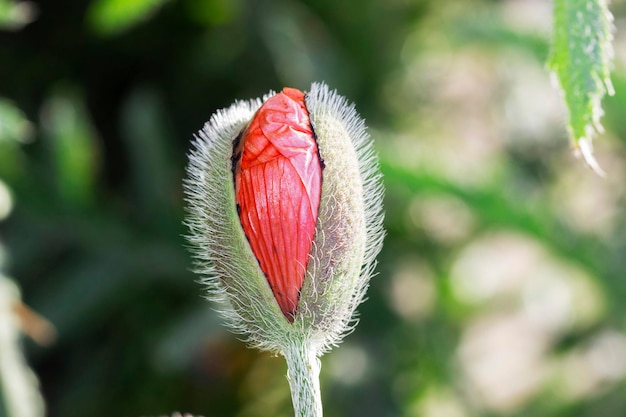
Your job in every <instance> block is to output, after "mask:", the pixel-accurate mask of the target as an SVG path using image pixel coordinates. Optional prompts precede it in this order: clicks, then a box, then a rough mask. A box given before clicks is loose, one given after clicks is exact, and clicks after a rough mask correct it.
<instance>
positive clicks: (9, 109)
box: [0, 0, 33, 142]
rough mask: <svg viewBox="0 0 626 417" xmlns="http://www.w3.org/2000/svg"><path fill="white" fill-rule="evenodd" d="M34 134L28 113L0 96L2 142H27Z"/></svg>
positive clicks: (0, 133)
mask: <svg viewBox="0 0 626 417" xmlns="http://www.w3.org/2000/svg"><path fill="white" fill-rule="evenodd" d="M1 1H2V0H0V2H1ZM1 7H2V5H1V3H0V8H1ZM32 135H33V126H32V124H31V123H30V122H29V121H28V119H27V118H26V115H24V113H23V112H22V111H21V110H20V109H18V108H17V107H16V106H15V105H14V104H13V103H11V102H10V101H8V100H6V99H2V98H0V142H2V141H5V140H14V141H18V142H27V141H29V140H30V139H31V138H32Z"/></svg>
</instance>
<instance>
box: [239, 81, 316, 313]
mask: <svg viewBox="0 0 626 417" xmlns="http://www.w3.org/2000/svg"><path fill="white" fill-rule="evenodd" d="M233 155H234V157H233V158H234V165H235V168H234V175H235V194H236V196H235V198H236V201H237V205H238V211H239V219H240V221H241V225H242V227H243V230H244V233H245V235H246V237H247V238H248V241H249V242H250V246H251V248H252V252H253V253H254V255H255V256H256V258H257V260H258V261H259V265H260V267H261V270H262V271H263V273H264V274H265V276H266V278H267V281H268V283H269V285H270V287H271V289H272V292H273V294H274V297H275V298H276V301H277V302H278V304H279V306H280V309H281V310H282V312H283V314H284V315H285V317H286V318H287V319H288V320H289V321H293V318H294V314H295V311H296V309H297V307H298V299H299V296H300V289H301V288H302V284H303V282H304V276H305V272H306V268H307V264H308V261H309V254H310V252H311V244H312V242H313V238H314V234H315V226H316V222H317V216H318V211H319V205H320V195H321V185H322V163H321V160H320V156H319V152H318V148H317V143H316V140H315V136H314V133H313V130H312V128H311V122H310V120H309V114H308V111H307V108H306V105H305V102H304V93H302V92H301V91H299V90H296V89H292V88H285V89H284V90H283V92H281V93H278V94H276V95H274V96H272V97H270V98H269V99H268V100H267V101H266V102H265V103H264V104H263V105H262V106H261V108H260V109H259V110H258V111H257V113H256V114H255V115H254V118H253V119H252V122H251V123H250V125H249V126H248V128H247V129H246V130H245V131H244V132H243V135H242V137H241V139H240V141H239V143H236V144H235V150H234V153H233Z"/></svg>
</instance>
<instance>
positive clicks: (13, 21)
mask: <svg viewBox="0 0 626 417" xmlns="http://www.w3.org/2000/svg"><path fill="white" fill-rule="evenodd" d="M36 16H37V7H36V5H35V4H34V3H33V2H30V1H22V2H18V3H16V2H13V1H11V0H0V29H3V30H19V29H21V28H22V27H23V26H25V25H27V24H29V23H30V22H32V21H33V20H34V19H35V17H36Z"/></svg>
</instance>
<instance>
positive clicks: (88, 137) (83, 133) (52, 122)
mask: <svg viewBox="0 0 626 417" xmlns="http://www.w3.org/2000/svg"><path fill="white" fill-rule="evenodd" d="M43 125H44V129H45V133H46V136H47V137H49V139H50V144H51V147H52V158H53V163H54V168H55V175H56V177H55V180H56V185H57V188H58V192H59V194H60V195H61V198H63V199H64V200H66V201H68V202H71V203H73V204H79V205H82V204H84V203H86V202H88V201H89V200H91V198H92V194H93V191H94V190H93V186H94V181H95V173H96V171H97V169H96V168H97V158H96V156H97V148H96V141H95V137H94V129H93V127H92V125H91V123H90V121H89V118H88V117H87V112H86V110H85V108H84V107H83V105H82V103H81V102H80V100H79V99H78V98H76V97H74V96H73V95H69V94H59V95H57V96H55V97H53V98H52V99H50V101H49V102H48V103H47V105H46V107H45V112H44V123H43Z"/></svg>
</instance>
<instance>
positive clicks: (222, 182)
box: [183, 93, 288, 353]
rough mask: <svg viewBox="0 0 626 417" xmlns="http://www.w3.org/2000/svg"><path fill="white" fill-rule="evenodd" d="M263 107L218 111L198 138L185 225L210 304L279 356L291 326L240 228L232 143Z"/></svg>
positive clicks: (252, 104)
mask: <svg viewBox="0 0 626 417" xmlns="http://www.w3.org/2000/svg"><path fill="white" fill-rule="evenodd" d="M270 94H271V93H270ZM267 97H269V96H266V97H264V99H263V101H264V100H266V99H267ZM261 104H262V101H261V100H259V99H255V100H250V101H238V102H236V103H235V104H233V105H232V106H230V107H229V108H227V109H223V110H219V111H218V112H216V113H215V114H213V116H212V117H211V119H210V120H209V122H207V123H206V124H205V125H204V127H203V129H202V130H201V131H200V132H199V133H198V136H196V137H195V140H194V141H193V143H192V146H193V149H192V151H191V153H190V155H189V166H188V167H187V179H186V180H185V181H184V185H183V187H184V190H185V195H186V202H187V216H186V220H185V223H186V225H187V226H188V227H189V230H190V233H189V236H187V237H188V241H189V242H190V243H191V246H192V250H193V252H194V255H195V257H196V265H195V271H196V272H197V273H199V274H200V275H201V276H202V277H203V278H202V283H203V284H205V285H206V287H207V298H209V299H210V300H212V301H214V302H217V303H218V305H220V306H221V307H220V308H219V309H218V311H219V312H220V314H221V315H222V316H223V317H224V318H225V320H226V322H227V324H228V325H229V327H231V329H233V330H234V331H235V332H236V333H239V334H243V335H245V336H246V341H247V342H248V343H249V344H251V345H253V346H255V347H258V348H260V349H263V350H269V351H273V352H276V353H278V352H280V351H281V350H282V346H283V345H284V340H283V339H284V337H285V336H284V335H285V328H286V327H287V326H288V323H287V322H286V320H285V319H284V317H283V314H282V312H281V311H280V309H279V307H278V304H277V303H276V302H275V299H274V297H273V294H272V292H271V290H270V288H269V285H268V284H267V281H266V279H265V276H264V275H263V272H262V271H261V269H260V268H259V266H258V262H257V260H256V258H255V257H254V254H253V253H252V250H251V249H250V245H249V244H248V241H247V240H246V237H245V234H244V232H243V229H242V227H241V224H240V221H239V217H238V214H237V209H236V207H237V206H236V202H235V194H234V193H235V190H234V185H233V184H234V183H233V172H232V162H231V157H232V154H233V141H234V140H235V139H236V138H237V136H238V135H239V134H240V133H241V131H242V130H243V129H244V128H245V127H246V126H247V125H248V123H249V122H250V120H251V119H252V117H253V116H254V114H255V112H256V111H257V110H258V108H259V107H260V106H261Z"/></svg>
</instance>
